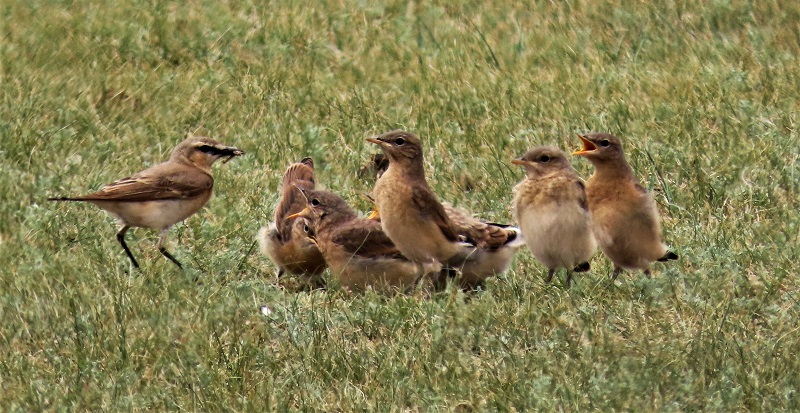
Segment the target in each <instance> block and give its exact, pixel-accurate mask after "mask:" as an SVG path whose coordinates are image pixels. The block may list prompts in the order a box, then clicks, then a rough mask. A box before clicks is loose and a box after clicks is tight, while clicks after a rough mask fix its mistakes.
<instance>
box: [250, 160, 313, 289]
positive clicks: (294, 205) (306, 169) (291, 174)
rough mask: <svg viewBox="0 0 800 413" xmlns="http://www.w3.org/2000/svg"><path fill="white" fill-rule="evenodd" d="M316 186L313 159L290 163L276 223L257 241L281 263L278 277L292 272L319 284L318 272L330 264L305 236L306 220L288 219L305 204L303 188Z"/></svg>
mask: <svg viewBox="0 0 800 413" xmlns="http://www.w3.org/2000/svg"><path fill="white" fill-rule="evenodd" d="M314 186H315V182H314V161H313V160H312V159H311V158H303V160H301V161H300V162H297V163H293V164H291V165H289V168H288V169H286V172H285V173H284V174H283V181H282V182H281V188H280V191H281V198H280V200H279V202H278V206H277V207H276V208H275V218H274V222H272V223H270V225H269V226H268V227H263V228H261V230H260V231H259V232H258V242H259V246H260V248H261V253H262V254H264V255H266V256H267V257H269V258H270V259H271V260H272V262H274V263H275V265H277V266H278V273H277V275H278V277H280V276H281V275H283V273H284V272H289V273H291V274H295V275H299V276H303V277H305V278H306V281H309V282H311V283H313V284H318V283H319V279H318V277H319V275H320V274H322V272H323V271H325V268H326V267H327V265H326V264H325V258H323V257H322V253H321V252H319V249H318V248H317V246H316V245H315V244H314V243H313V242H311V240H310V239H309V238H308V236H307V235H306V228H305V226H306V224H305V221H304V220H303V219H301V218H294V219H287V217H288V216H290V215H292V214H296V213H298V212H300V211H302V210H303V209H304V208H305V207H306V198H305V196H304V195H303V193H302V191H303V190H306V191H309V190H312V189H314Z"/></svg>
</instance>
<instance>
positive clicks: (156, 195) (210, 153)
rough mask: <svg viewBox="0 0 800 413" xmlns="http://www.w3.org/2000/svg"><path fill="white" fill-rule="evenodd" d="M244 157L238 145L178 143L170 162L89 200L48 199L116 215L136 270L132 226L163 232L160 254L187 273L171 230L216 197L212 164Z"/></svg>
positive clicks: (121, 239) (198, 139)
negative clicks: (172, 248)
mask: <svg viewBox="0 0 800 413" xmlns="http://www.w3.org/2000/svg"><path fill="white" fill-rule="evenodd" d="M242 154H244V152H242V151H241V150H239V149H238V148H235V147H233V146H227V145H223V144H222V143H220V142H217V141H215V140H213V139H211V138H205V137H194V136H193V137H189V138H187V139H186V140H184V141H183V142H181V143H179V144H178V146H176V147H175V149H173V150H172V154H171V155H170V158H169V160H168V161H167V162H164V163H160V164H158V165H154V166H152V167H150V168H147V169H145V170H143V171H141V172H139V173H137V174H134V175H131V176H130V177H127V178H123V179H120V180H118V181H115V182H112V183H110V184H108V185H106V186H104V187H102V188H101V189H100V190H99V191H97V192H95V193H92V194H89V195H84V196H77V197H61V198H49V200H50V201H82V202H90V203H92V204H95V205H97V206H98V207H100V208H102V209H104V210H106V211H108V212H109V213H111V214H112V215H114V216H115V217H116V218H117V219H118V220H119V222H120V224H121V225H122V229H120V230H119V232H118V233H117V240H118V241H119V243H120V245H122V249H124V250H125V253H126V254H127V255H128V258H130V260H131V263H133V266H134V267H136V268H139V263H138V262H136V258H134V257H133V254H132V253H131V250H130V249H129V248H128V245H127V244H125V233H126V232H127V231H128V229H130V228H131V227H141V228H151V229H154V230H156V231H160V236H159V238H158V250H159V252H161V254H163V255H164V256H165V257H167V258H169V260H170V261H172V262H173V263H175V265H177V266H178V267H181V268H182V266H181V263H180V262H179V261H178V260H177V259H175V257H173V256H172V254H170V253H169V251H167V249H166V247H165V244H166V241H167V233H168V232H169V229H170V228H171V227H172V226H173V225H175V224H177V223H178V222H181V221H183V220H184V219H186V218H188V217H189V216H191V215H192V214H194V213H195V212H197V211H198V210H199V209H200V208H202V207H203V205H205V204H206V202H208V199H209V198H211V192H212V190H213V187H214V178H213V177H212V176H211V165H213V164H214V162H216V161H217V160H218V159H220V158H226V159H225V161H224V162H227V161H228V160H230V159H231V158H233V157H234V156H239V155H242Z"/></svg>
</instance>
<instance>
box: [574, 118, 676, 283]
mask: <svg viewBox="0 0 800 413" xmlns="http://www.w3.org/2000/svg"><path fill="white" fill-rule="evenodd" d="M578 137H579V138H580V139H581V142H582V143H583V148H582V149H581V150H579V151H576V152H574V153H573V155H578V156H582V157H584V158H586V159H587V160H589V162H591V163H592V165H593V166H594V169H595V172H594V175H592V176H591V178H589V180H588V181H587V182H586V196H587V199H588V202H589V211H591V213H592V228H593V232H594V236H595V239H597V243H598V245H599V246H600V250H601V251H603V254H605V256H606V257H608V258H609V259H610V260H611V262H612V263H614V274H613V278H614V279H616V278H617V276H619V274H620V273H621V272H622V270H642V271H644V274H645V275H646V276H647V277H650V268H649V267H650V264H652V263H653V262H656V261H662V262H663V261H670V260H676V259H678V255H677V254H675V253H674V252H672V251H669V250H668V249H667V246H666V245H664V243H663V242H662V241H661V220H660V218H659V216H658V209H657V208H656V202H655V200H654V199H653V196H652V195H651V194H650V193H649V192H648V191H647V190H646V189H644V187H642V185H641V184H639V181H638V180H637V179H636V176H635V175H634V173H633V169H632V168H631V166H630V164H628V161H627V160H626V159H625V154H624V153H623V151H622V142H621V141H620V139H619V138H618V137H616V136H614V135H612V134H610V133H588V134H585V135H578Z"/></svg>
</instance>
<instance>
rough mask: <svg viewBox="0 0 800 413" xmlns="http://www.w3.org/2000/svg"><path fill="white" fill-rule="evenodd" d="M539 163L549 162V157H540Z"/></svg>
mask: <svg viewBox="0 0 800 413" xmlns="http://www.w3.org/2000/svg"><path fill="white" fill-rule="evenodd" d="M539 162H541V163H547V162H550V157H549V156H547V155H542V156H541V157H540V158H539Z"/></svg>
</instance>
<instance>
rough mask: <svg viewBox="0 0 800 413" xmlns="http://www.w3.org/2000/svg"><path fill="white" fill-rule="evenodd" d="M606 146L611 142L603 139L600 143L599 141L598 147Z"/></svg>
mask: <svg viewBox="0 0 800 413" xmlns="http://www.w3.org/2000/svg"><path fill="white" fill-rule="evenodd" d="M608 145H611V142H609V141H608V139H603V140H602V141H600V146H602V147H604V148H607V147H608Z"/></svg>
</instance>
